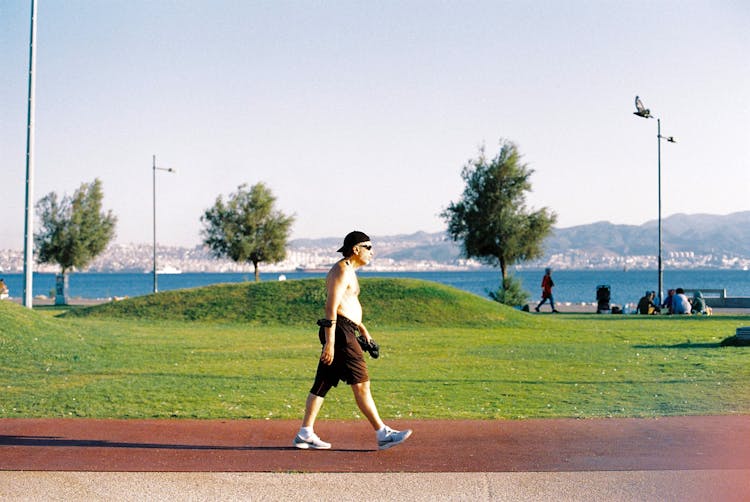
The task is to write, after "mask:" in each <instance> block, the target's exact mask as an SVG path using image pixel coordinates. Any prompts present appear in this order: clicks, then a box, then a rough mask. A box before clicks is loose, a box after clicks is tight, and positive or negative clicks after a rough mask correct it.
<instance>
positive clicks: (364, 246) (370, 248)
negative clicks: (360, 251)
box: [359, 244, 372, 251]
mask: <svg viewBox="0 0 750 502" xmlns="http://www.w3.org/2000/svg"><path fill="white" fill-rule="evenodd" d="M359 247H361V248H365V249H366V250H368V251H372V244H360V245H359Z"/></svg>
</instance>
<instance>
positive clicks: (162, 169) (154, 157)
mask: <svg viewBox="0 0 750 502" xmlns="http://www.w3.org/2000/svg"><path fill="white" fill-rule="evenodd" d="M152 167H153V174H154V184H153V188H154V190H153V195H154V293H157V292H158V291H159V285H158V279H157V274H156V171H166V172H168V173H176V172H177V171H176V170H175V169H172V168H171V167H169V168H166V167H157V166H156V155H154V156H153V164H152Z"/></svg>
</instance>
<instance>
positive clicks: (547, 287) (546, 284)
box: [534, 268, 558, 313]
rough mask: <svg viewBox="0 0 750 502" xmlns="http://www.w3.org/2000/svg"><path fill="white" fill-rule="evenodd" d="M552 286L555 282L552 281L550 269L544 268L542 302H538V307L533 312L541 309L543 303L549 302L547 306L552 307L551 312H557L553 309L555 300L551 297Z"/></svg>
mask: <svg viewBox="0 0 750 502" xmlns="http://www.w3.org/2000/svg"><path fill="white" fill-rule="evenodd" d="M554 286H555V281H553V280H552V269H550V268H545V269H544V277H542V301H540V302H539V305H537V306H536V308H535V309H534V310H536V311H537V312H539V307H541V306H542V305H543V304H544V302H546V301H547V300H549V304H550V306H551V307H552V312H555V313H557V312H558V310H557V309H556V308H555V299H554V297H553V296H552V288H553V287H554Z"/></svg>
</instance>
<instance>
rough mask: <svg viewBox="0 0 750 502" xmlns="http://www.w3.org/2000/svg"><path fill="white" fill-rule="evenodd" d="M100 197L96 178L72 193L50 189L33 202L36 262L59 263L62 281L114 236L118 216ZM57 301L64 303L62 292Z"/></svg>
mask: <svg viewBox="0 0 750 502" xmlns="http://www.w3.org/2000/svg"><path fill="white" fill-rule="evenodd" d="M102 198H103V192H102V182H101V181H100V180H99V179H95V180H94V181H93V182H91V183H82V184H81V186H80V187H79V188H78V190H76V191H75V193H74V194H73V196H72V197H69V196H65V195H64V196H62V197H58V195H57V194H56V193H55V192H50V193H48V194H47V195H45V196H44V197H43V198H42V199H40V200H39V202H38V203H37V205H36V209H37V213H38V215H39V218H40V220H41V221H40V223H41V225H40V230H39V232H37V233H35V234H34V244H35V246H36V255H37V262H39V263H56V264H58V265H59V266H60V274H61V276H62V281H63V284H65V285H67V277H68V276H67V273H68V272H69V271H71V270H72V269H79V270H80V269H82V268H84V267H86V266H87V265H88V264H89V263H90V262H91V261H92V260H93V259H94V258H96V257H97V256H98V255H99V254H101V253H102V251H104V250H105V249H106V248H107V245H108V244H109V243H110V241H111V240H112V239H113V238H114V236H115V225H116V223H117V218H116V217H115V216H114V215H113V214H112V211H106V212H105V211H103V210H102ZM59 290H60V288H58V291H59ZM66 290H67V287H65V288H63V289H62V291H63V292H65V291H66ZM58 303H65V299H64V294H63V301H62V302H58Z"/></svg>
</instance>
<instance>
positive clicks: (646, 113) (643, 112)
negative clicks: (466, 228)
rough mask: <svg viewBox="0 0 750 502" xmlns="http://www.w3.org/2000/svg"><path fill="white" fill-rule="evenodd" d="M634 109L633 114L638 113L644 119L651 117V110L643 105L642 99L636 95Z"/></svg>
mask: <svg viewBox="0 0 750 502" xmlns="http://www.w3.org/2000/svg"><path fill="white" fill-rule="evenodd" d="M635 109H636V111H634V112H633V115H638V116H639V117H643V118H644V119H650V118H651V110H649V109H648V108H646V107H645V106H643V101H641V98H639V97H638V96H636V97H635Z"/></svg>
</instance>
